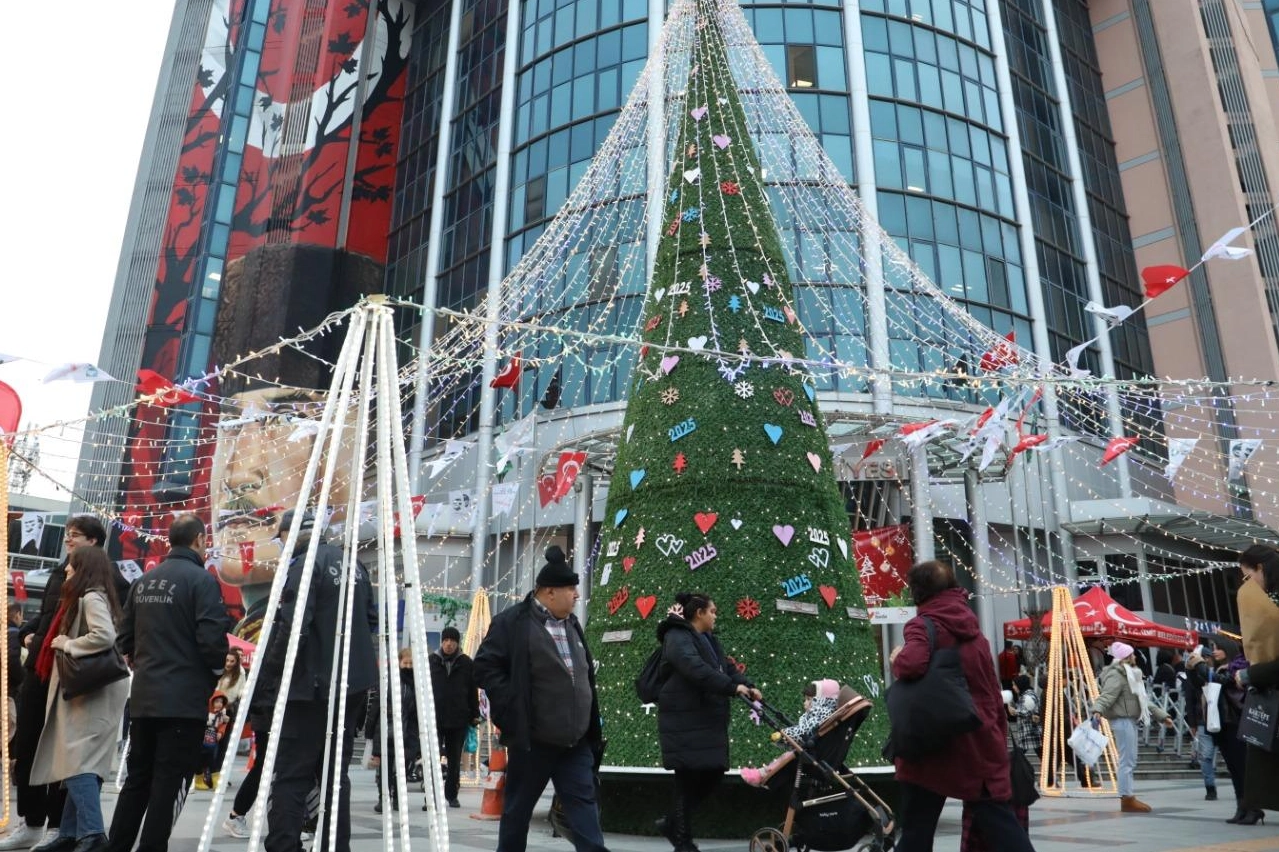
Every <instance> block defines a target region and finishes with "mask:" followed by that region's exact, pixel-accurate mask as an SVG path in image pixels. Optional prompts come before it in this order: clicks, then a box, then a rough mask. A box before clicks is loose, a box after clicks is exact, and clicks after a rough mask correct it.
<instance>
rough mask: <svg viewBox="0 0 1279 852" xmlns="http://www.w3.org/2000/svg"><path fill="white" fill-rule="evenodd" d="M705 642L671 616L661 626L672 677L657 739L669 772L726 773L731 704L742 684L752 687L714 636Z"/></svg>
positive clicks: (661, 703)
mask: <svg viewBox="0 0 1279 852" xmlns="http://www.w3.org/2000/svg"><path fill="white" fill-rule="evenodd" d="M701 636H702V637H705V638H706V639H707V640H709V641H708V642H704V641H702V638H701V637H699V636H698V633H697V631H696V630H694V629H693V626H692V625H691V624H689V623H688V622H687V621H685V620H684V619H683V618H680V617H679V616H678V615H670V616H668V617H667V618H666V620H665V621H663V622H662V623H661V624H659V625H658V626H657V639H658V641H659V642H661V643H662V659H663V660H664V661H665V662H666V663H667V664H668V665H669V666H670V667H671V673H670V677H668V678H667V679H666V683H664V684H663V685H662V691H661V692H660V693H658V697H657V735H658V741H659V742H660V744H661V747H662V766H664V767H666V768H667V769H685V770H719V771H720V772H724V771H726V770H727V769H728V721H729V700H730V699H731V698H732V696H733V693H735V692H736V691H737V686H738V684H746V685H747V686H750V682H749V681H747V680H746V678H744V677H742V675H741V673H740V672H738V671H737V670H736V669H735V668H734V667H733V666H732V664H730V663H729V662H728V660H727V658H726V657H725V656H724V649H723V648H721V647H720V644H719V640H718V639H716V638H715V635H714V634H713V633H703V634H701Z"/></svg>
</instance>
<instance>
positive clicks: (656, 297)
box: [653, 287, 666, 302]
mask: <svg viewBox="0 0 1279 852" xmlns="http://www.w3.org/2000/svg"><path fill="white" fill-rule="evenodd" d="M665 295H666V288H665V287H658V288H657V289H656V290H654V291H653V301H654V302H660V301H662V297H663V296H665Z"/></svg>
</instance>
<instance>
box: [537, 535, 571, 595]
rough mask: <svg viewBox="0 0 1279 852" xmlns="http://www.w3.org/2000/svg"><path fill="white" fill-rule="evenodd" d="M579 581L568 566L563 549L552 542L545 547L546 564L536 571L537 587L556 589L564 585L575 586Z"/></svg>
mask: <svg viewBox="0 0 1279 852" xmlns="http://www.w3.org/2000/svg"><path fill="white" fill-rule="evenodd" d="M579 582H581V581H580V579H579V578H578V576H577V575H576V574H574V573H573V569H572V568H570V567H568V561H567V560H566V559H565V558H564V551H562V550H560V549H559V547H557V546H556V545H554V544H552V545H551V546H550V547H548V548H546V564H545V565H543V566H542V570H541V571H538V572H537V587H538V588H539V589H558V588H562V587H564V586H576V585H577V584H578V583H579Z"/></svg>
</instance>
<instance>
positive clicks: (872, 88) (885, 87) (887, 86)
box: [866, 53, 894, 98]
mask: <svg viewBox="0 0 1279 852" xmlns="http://www.w3.org/2000/svg"><path fill="white" fill-rule="evenodd" d="M866 88H867V90H868V91H869V92H870V94H872V95H879V96H881V97H888V98H891V97H893V94H894V93H893V70H892V63H891V62H890V61H889V58H888V57H887V56H886V55H884V54H882V53H867V54H866Z"/></svg>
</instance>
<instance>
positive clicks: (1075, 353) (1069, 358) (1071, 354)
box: [1066, 337, 1098, 379]
mask: <svg viewBox="0 0 1279 852" xmlns="http://www.w3.org/2000/svg"><path fill="white" fill-rule="evenodd" d="M1097 340H1098V338H1096V337H1094V338H1093V339H1092V340H1085V341H1084V342H1083V343H1081V344H1079V345H1078V346H1073V347H1071V348H1070V349H1067V350H1066V363H1067V364H1069V365H1070V377H1071V378H1072V379H1081V378H1083V377H1084V376H1091V375H1092V371H1091V370H1084V369H1080V367H1079V356H1081V355H1083V354H1084V350H1085V349H1087V348H1088V347H1089V346H1092V345H1093V344H1094V343H1096V342H1097Z"/></svg>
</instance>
